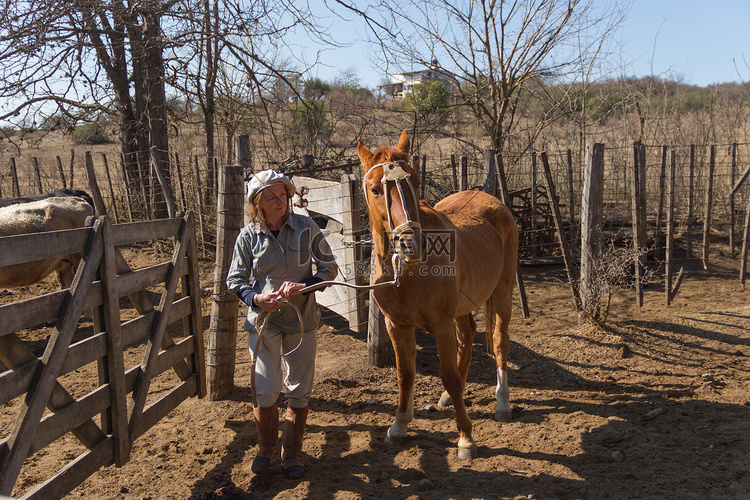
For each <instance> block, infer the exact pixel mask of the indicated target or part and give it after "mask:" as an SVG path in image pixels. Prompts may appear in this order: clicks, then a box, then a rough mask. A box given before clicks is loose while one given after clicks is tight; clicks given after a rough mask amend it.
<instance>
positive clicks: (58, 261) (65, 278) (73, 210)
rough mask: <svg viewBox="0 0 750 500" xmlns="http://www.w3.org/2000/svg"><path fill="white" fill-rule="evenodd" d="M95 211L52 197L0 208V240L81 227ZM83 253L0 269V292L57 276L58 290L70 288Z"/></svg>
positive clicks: (83, 204) (84, 204)
mask: <svg viewBox="0 0 750 500" xmlns="http://www.w3.org/2000/svg"><path fill="white" fill-rule="evenodd" d="M91 215H94V207H93V206H91V204H89V203H88V202H87V201H86V200H85V199H83V198H79V197H73V196H64V197H52V198H47V199H45V200H40V201H33V202H28V203H20V204H15V205H10V206H7V207H2V208H0V237H2V236H12V235H17V234H23V233H41V232H45V231H59V230H62V229H75V228H79V227H83V226H84V225H85V223H86V217H89V216H91ZM81 257H82V253H80V252H79V253H75V254H70V255H63V256H60V257H51V258H49V259H43V260H38V261H34V262H27V263H23V264H14V265H12V266H5V267H0V288H13V287H19V286H25V285H31V284H33V283H36V282H38V281H40V280H42V279H44V278H45V277H46V276H47V275H49V274H50V273H51V272H52V271H55V273H56V274H57V280H58V282H59V283H60V288H62V289H64V288H69V287H70V284H71V283H72V282H73V277H74V276H75V272H76V267H78V263H79V262H80V261H81Z"/></svg>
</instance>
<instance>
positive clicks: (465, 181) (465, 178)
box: [461, 156, 469, 191]
mask: <svg viewBox="0 0 750 500" xmlns="http://www.w3.org/2000/svg"><path fill="white" fill-rule="evenodd" d="M467 189H469V157H468V156H461V191H466V190H467Z"/></svg>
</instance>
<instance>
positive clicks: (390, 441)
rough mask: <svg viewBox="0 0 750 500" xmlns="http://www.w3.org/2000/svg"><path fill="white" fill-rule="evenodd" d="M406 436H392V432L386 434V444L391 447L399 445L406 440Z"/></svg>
mask: <svg viewBox="0 0 750 500" xmlns="http://www.w3.org/2000/svg"><path fill="white" fill-rule="evenodd" d="M404 439H405V438H404V437H391V435H390V434H386V435H385V440H384V441H385V444H386V445H387V446H390V447H394V446H398V445H400V444H401V443H403V442H404Z"/></svg>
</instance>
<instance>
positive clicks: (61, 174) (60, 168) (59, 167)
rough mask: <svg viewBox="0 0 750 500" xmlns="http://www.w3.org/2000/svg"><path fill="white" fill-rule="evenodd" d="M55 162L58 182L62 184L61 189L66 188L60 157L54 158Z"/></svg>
mask: <svg viewBox="0 0 750 500" xmlns="http://www.w3.org/2000/svg"><path fill="white" fill-rule="evenodd" d="M55 160H56V161H57V172H58V173H59V174H60V182H62V187H63V189H64V188H67V187H68V184H67V183H66V182H65V172H63V166H62V159H61V158H60V156H59V155H58V156H55Z"/></svg>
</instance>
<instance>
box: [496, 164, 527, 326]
mask: <svg viewBox="0 0 750 500" xmlns="http://www.w3.org/2000/svg"><path fill="white" fill-rule="evenodd" d="M495 164H496V165H497V177H498V181H499V184H500V200H501V201H502V202H503V204H504V205H505V206H506V208H507V209H508V210H509V211H510V213H511V215H513V218H514V222H515V214H513V209H512V208H511V206H510V193H509V192H508V185H507V183H506V181H505V166H504V165H503V158H502V157H501V156H500V154H499V153H498V154H497V155H496V157H495ZM516 285H517V286H518V296H519V298H520V300H521V310H522V311H523V317H524V318H528V317H529V302H528V300H527V299H526V287H525V286H524V284H523V276H522V275H521V261H520V259H517V261H516Z"/></svg>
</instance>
